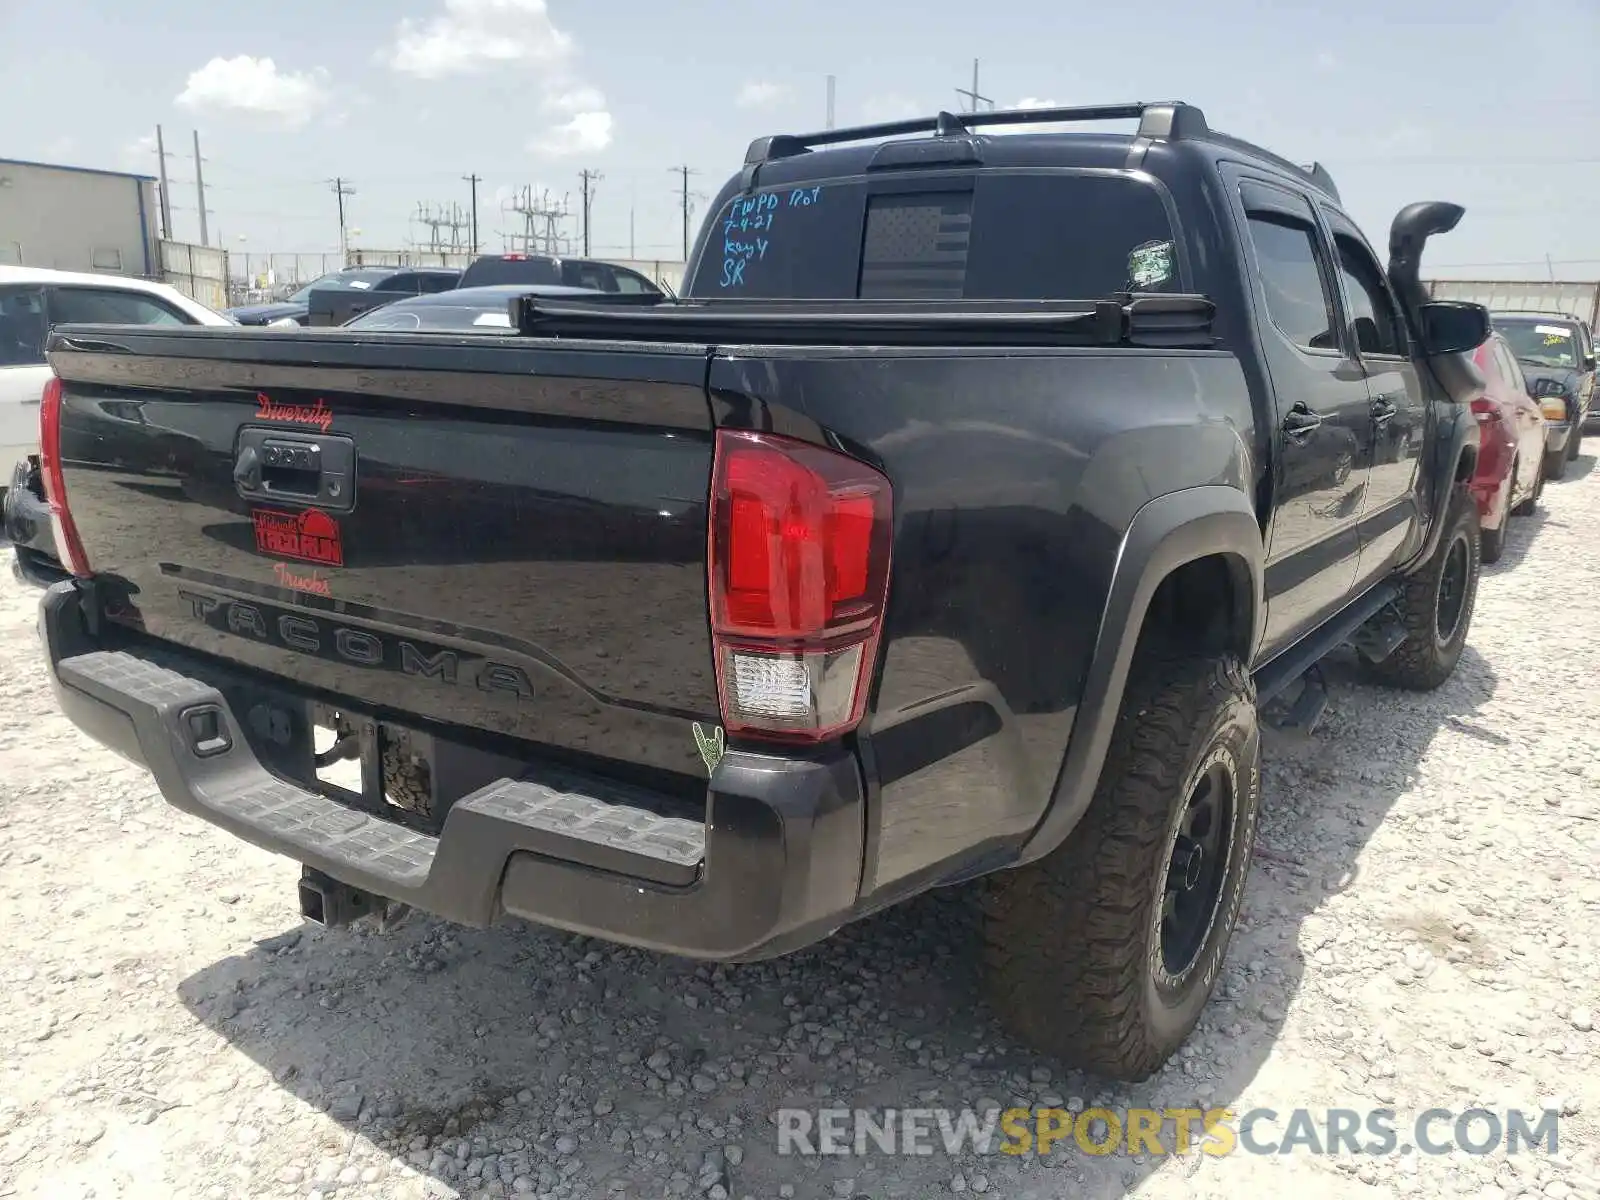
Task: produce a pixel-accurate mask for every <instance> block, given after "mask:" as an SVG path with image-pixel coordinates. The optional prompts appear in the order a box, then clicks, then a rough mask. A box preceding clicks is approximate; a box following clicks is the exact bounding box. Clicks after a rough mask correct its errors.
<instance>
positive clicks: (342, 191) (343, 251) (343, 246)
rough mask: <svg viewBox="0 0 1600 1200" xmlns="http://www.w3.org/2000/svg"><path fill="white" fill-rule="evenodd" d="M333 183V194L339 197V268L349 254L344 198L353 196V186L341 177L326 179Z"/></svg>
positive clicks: (354, 192) (342, 267) (342, 266)
mask: <svg viewBox="0 0 1600 1200" xmlns="http://www.w3.org/2000/svg"><path fill="white" fill-rule="evenodd" d="M328 182H329V183H331V184H333V194H334V195H335V196H337V197H338V198H339V268H340V269H341V270H343V269H344V265H345V260H346V259H347V258H348V257H349V256H350V243H349V239H348V238H347V237H346V235H345V226H344V198H345V197H346V196H354V195H355V194H356V190H355V188H353V187H351V186H350V185H349V183H347V182H346V181H345V180H344V179H343V178H340V177H337V176H336V177H335V178H333V179H330V180H328Z"/></svg>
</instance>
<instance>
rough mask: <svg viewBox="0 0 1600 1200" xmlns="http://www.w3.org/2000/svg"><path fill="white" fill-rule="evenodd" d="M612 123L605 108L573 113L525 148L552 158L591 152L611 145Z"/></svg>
mask: <svg viewBox="0 0 1600 1200" xmlns="http://www.w3.org/2000/svg"><path fill="white" fill-rule="evenodd" d="M611 126H612V120H611V114H610V113H609V112H606V111H605V110H604V109H599V110H596V111H594V112H579V113H574V114H573V115H572V117H571V119H569V120H567V121H566V122H564V123H562V124H560V125H554V126H552V127H551V128H549V129H547V130H546V131H545V132H544V133H542V134H541V135H539V136H538V137H536V138H534V139H533V141H531V142H529V143H528V149H530V150H532V151H533V152H534V153H536V154H545V155H549V156H550V157H552V158H566V157H568V156H570V155H574V154H593V153H596V152H597V151H600V150H604V149H605V148H606V147H607V146H609V145H611Z"/></svg>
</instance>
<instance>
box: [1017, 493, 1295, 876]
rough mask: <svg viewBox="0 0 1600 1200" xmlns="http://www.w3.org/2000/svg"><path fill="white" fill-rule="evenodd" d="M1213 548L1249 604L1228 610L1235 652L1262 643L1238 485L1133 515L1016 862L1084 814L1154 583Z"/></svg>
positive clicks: (1255, 539) (1250, 527)
mask: <svg viewBox="0 0 1600 1200" xmlns="http://www.w3.org/2000/svg"><path fill="white" fill-rule="evenodd" d="M1216 554H1221V555H1224V556H1226V557H1228V558H1229V559H1231V560H1233V566H1234V579H1235V585H1236V586H1235V602H1236V604H1238V605H1240V606H1241V607H1242V606H1244V605H1248V607H1249V611H1248V612H1242V613H1236V614H1235V617H1236V619H1241V618H1242V627H1243V628H1244V629H1247V630H1249V645H1248V647H1246V648H1245V652H1244V658H1245V659H1246V663H1247V665H1248V660H1249V658H1250V657H1251V656H1252V655H1253V654H1254V652H1255V648H1256V647H1257V646H1258V645H1260V643H1261V636H1262V627H1263V622H1264V620H1265V605H1264V604H1263V602H1262V575H1263V562H1262V560H1263V559H1264V558H1265V548H1264V546H1263V542H1262V536H1261V526H1260V524H1259V523H1258V521H1257V519H1256V514H1255V509H1254V506H1253V505H1252V504H1251V502H1250V497H1249V496H1248V495H1246V494H1245V493H1244V492H1242V491H1240V490H1239V489H1238V488H1233V487H1227V486H1224V485H1218V484H1207V485H1204V486H1201V487H1193V488H1185V489H1183V490H1182V491H1177V492H1169V493H1168V494H1166V495H1164V496H1158V497H1157V498H1155V499H1154V500H1151V501H1149V502H1148V503H1146V504H1145V505H1144V506H1143V507H1142V508H1140V509H1139V511H1138V512H1137V513H1135V514H1134V517H1133V521H1132V522H1131V523H1130V525H1129V527H1128V531H1127V533H1126V534H1124V535H1123V538H1122V544H1121V546H1120V547H1119V548H1118V551H1117V563H1116V566H1115V567H1114V568H1113V571H1112V578H1111V587H1110V590H1109V591H1108V592H1107V596H1106V604H1105V609H1104V611H1103V613H1102V614H1101V618H1100V630H1099V633H1098V634H1097V635H1096V637H1095V644H1094V656H1093V658H1092V659H1091V660H1090V663H1089V671H1088V674H1087V676H1086V677H1085V679H1084V687H1083V696H1082V699H1081V701H1080V703H1079V706H1078V713H1077V717H1076V719H1075V720H1074V722H1073V728H1072V736H1071V738H1070V739H1069V741H1068V743H1067V752H1066V755H1065V756H1064V758H1063V760H1062V764H1061V770H1060V773H1059V774H1058V775H1057V777H1056V782H1055V787H1054V788H1053V789H1052V791H1051V794H1050V802H1049V804H1048V805H1047V806H1046V808H1045V811H1044V816H1043V817H1042V818H1041V820H1040V821H1039V823H1038V825H1037V826H1035V828H1034V830H1033V833H1032V834H1031V835H1030V836H1029V838H1028V841H1027V842H1026V843H1025V844H1024V845H1023V848H1022V851H1021V854H1020V855H1019V859H1018V861H1019V863H1025V862H1031V861H1033V860H1034V859H1037V858H1041V857H1043V856H1044V855H1046V854H1048V853H1050V851H1052V850H1054V849H1055V848H1056V847H1057V846H1059V845H1060V844H1061V843H1062V842H1063V841H1064V840H1065V839H1066V837H1067V835H1068V834H1069V833H1071V832H1072V829H1073V827H1074V826H1076V825H1077V823H1078V821H1079V820H1080V819H1081V818H1082V817H1083V814H1084V813H1085V812H1086V811H1088V808H1089V803H1090V801H1091V800H1092V799H1093V798H1094V793H1095V788H1096V786H1097V785H1098V784H1099V782H1100V771H1101V769H1102V767H1103V766H1104V765H1105V759H1106V752H1107V750H1108V749H1109V747H1110V744H1111V734H1112V730H1113V729H1114V728H1115V726H1116V722H1117V716H1118V714H1119V712H1120V710H1121V707H1122V695H1123V692H1124V691H1125V690H1126V687H1127V683H1128V672H1129V670H1130V669H1131V667H1132V665H1133V654H1134V650H1135V648H1136V646H1137V644H1138V641H1139V634H1140V632H1141V631H1142V629H1143V627H1144V619H1145V614H1146V613H1147V612H1148V610H1149V608H1150V601H1151V599H1152V597H1154V595H1155V592H1156V588H1157V587H1159V586H1160V584H1161V581H1162V580H1163V579H1165V578H1166V577H1167V576H1168V575H1170V574H1171V573H1172V572H1173V571H1175V570H1177V569H1178V568H1179V567H1181V566H1183V565H1184V564H1185V563H1190V562H1194V561H1196V560H1197V559H1201V558H1206V557H1209V556H1211V555H1216ZM1240 584H1243V585H1245V586H1244V587H1243V588H1241V587H1239V586H1238V585H1240ZM1241 591H1243V593H1244V594H1243V595H1240V592H1241Z"/></svg>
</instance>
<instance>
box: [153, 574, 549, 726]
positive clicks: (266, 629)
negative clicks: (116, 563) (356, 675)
mask: <svg viewBox="0 0 1600 1200" xmlns="http://www.w3.org/2000/svg"><path fill="white" fill-rule="evenodd" d="M178 596H179V598H180V599H182V600H183V601H184V602H186V603H187V604H188V605H189V611H190V613H191V614H192V615H193V616H194V619H195V620H197V621H200V622H201V623H203V624H205V625H207V626H209V627H210V628H212V629H215V630H217V631H218V632H221V633H229V634H232V635H234V636H235V637H242V638H249V639H250V640H252V641H257V642H265V643H266V644H268V645H272V646H281V647H283V648H285V649H288V650H294V651H297V652H298V653H301V654H311V655H315V656H316V657H317V658H322V659H327V660H329V661H331V662H344V663H350V664H351V665H353V666H357V667H371V668H373V669H375V670H379V671H394V672H396V673H398V674H401V675H412V676H424V677H426V678H428V679H432V680H434V681H435V682H436V683H440V684H444V685H447V686H449V687H476V688H477V689H478V690H479V691H484V692H506V693H509V694H510V695H513V696H517V697H520V698H521V699H524V700H531V699H532V698H533V682H532V680H530V679H529V678H528V673H527V672H526V671H524V670H523V669H522V668H521V667H519V666H516V665H515V664H513V663H503V662H495V661H494V660H493V659H489V658H483V657H481V656H479V655H476V654H467V653H463V652H461V651H457V650H451V649H449V648H448V647H445V646H439V645H435V644H433V643H431V642H424V641H419V640H413V639H410V638H401V637H394V636H392V635H388V634H382V633H374V632H373V631H371V630H368V629H356V628H353V627H351V626H348V625H339V624H335V623H334V622H332V621H322V620H318V619H316V618H315V617H310V616H307V615H306V614H305V613H302V612H291V611H288V610H286V609H281V608H277V607H275V606H273V605H270V604H260V603H255V602H250V603H246V602H245V601H242V600H227V599H224V598H222V597H220V596H209V595H207V594H206V593H204V592H196V591H192V590H190V589H187V588H180V589H179V591H178Z"/></svg>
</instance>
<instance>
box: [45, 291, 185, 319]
mask: <svg viewBox="0 0 1600 1200" xmlns="http://www.w3.org/2000/svg"><path fill="white" fill-rule="evenodd" d="M77 322H83V323H86V324H104V325H192V324H193V322H192V321H190V320H189V318H188V317H186V316H184V315H183V314H182V313H180V312H178V310H177V309H175V308H173V307H171V306H170V305H168V304H166V303H164V302H162V301H160V300H157V299H156V298H155V297H154V296H145V295H142V294H140V293H138V292H122V291H116V290H115V289H112V288H76V287H58V288H52V289H51V291H50V323H51V324H52V325H67V324H73V323H77Z"/></svg>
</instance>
